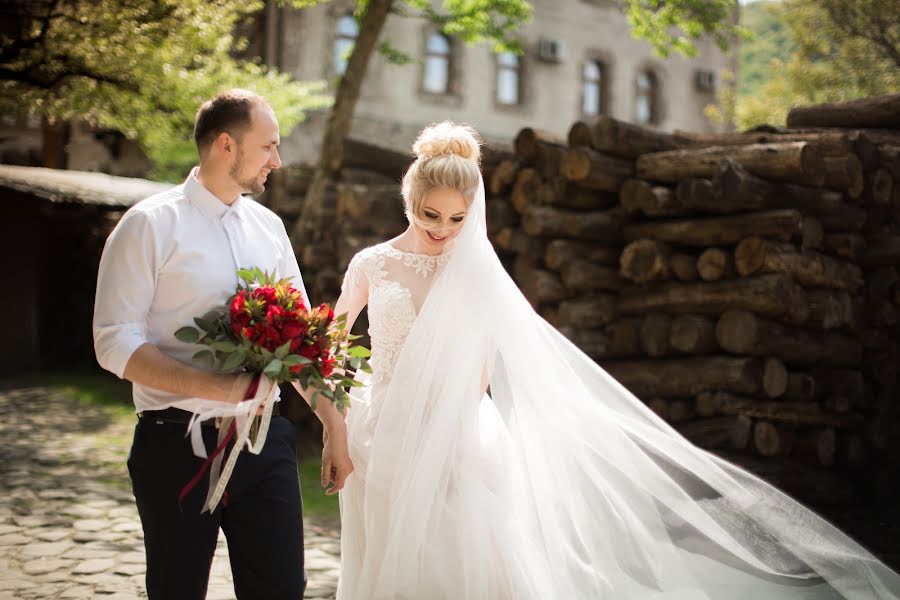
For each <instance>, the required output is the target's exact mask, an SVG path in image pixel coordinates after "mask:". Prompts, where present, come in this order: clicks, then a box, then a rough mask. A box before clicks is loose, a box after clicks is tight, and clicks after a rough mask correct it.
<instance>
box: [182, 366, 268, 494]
mask: <svg viewBox="0 0 900 600" xmlns="http://www.w3.org/2000/svg"><path fill="white" fill-rule="evenodd" d="M252 377H253V376H252V375H249V374H246V375H241V383H245V385H235V386H234V388H233V389H232V397H230V398H229V400H228V402H227V403H224V402H223V403H221V404H220V406H216V407H215V408H211V409H207V410H204V411H203V412H201V413H194V416H193V417H191V421H190V423H188V428H187V435H188V436H190V438H191V447H192V449H193V451H194V455H195V456H197V457H199V458H208V457H209V455H208V454H207V452H206V445H205V444H204V443H203V432H202V428H201V424H202V423H203V421H207V420H209V419H221V422H220V423H219V424H218V430H219V436H218V440H217V441H216V447H219V446H220V445H222V443H223V442H224V441H225V438H226V436H227V435H228V430H229V429H230V428H231V425H232V423H234V424H235V439H234V444H233V445H232V447H231V450H230V451H228V457H227V459H226V460H225V466H224V468H223V467H222V458H223V456H224V455H225V450H223V451H222V452H220V453H219V454H218V455H216V457H215V458H214V459H213V462H212V464H211V465H210V467H209V491H208V492H207V495H206V501H205V502H204V504H203V510H202V511H201V512H207V511H208V512H213V511H214V510H215V509H216V506H218V504H219V501H220V500H221V499H222V495H223V494H224V493H225V487H226V486H227V485H228V480H229V479H231V474H232V472H233V471H234V466H235V464H236V463H237V459H238V455H239V454H240V452H241V451H242V450H243V448H244V446H245V445H246V447H247V450H248V451H249V452H250V453H251V454H259V453H260V452H262V449H263V446H264V445H265V443H266V436H267V435H268V433H269V424H270V423H271V421H272V410H273V408H274V406H275V392H276V391H277V390H278V385H277V384H276V382H275V381H274V380H272V379H271V378H269V377H267V376H265V375H260V377H259V385H258V386H257V388H256V394H254V396H253V398H250V399H249V400H242V401H240V402H237V397H238V394H240V395H241V396H243V394H244V393H245V390H246V389H247V388H248V386H249V385H250V382H251V381H252ZM245 378H246V379H245ZM235 390H240V391H235ZM260 406H262V407H263V411H262V415H260V425H259V431H258V432H257V434H256V438H255V439H253V440H251V439H250V430H251V428H252V426H253V421H254V418H255V417H256V416H257V412H258V411H259V408H260Z"/></svg>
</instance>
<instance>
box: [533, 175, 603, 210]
mask: <svg viewBox="0 0 900 600" xmlns="http://www.w3.org/2000/svg"><path fill="white" fill-rule="evenodd" d="M618 201H619V197H618V194H615V193H612V192H598V191H596V190H589V189H585V188H583V187H580V186H578V185H575V184H573V183H572V182H571V181H568V180H566V179H563V178H561V177H557V178H554V179H550V180H548V181H543V182H541V183H540V185H538V188H537V193H536V202H537V204H543V205H548V206H559V207H562V208H574V209H577V210H601V209H604V208H609V207H611V206H614V205H615V204H616V203H618Z"/></svg>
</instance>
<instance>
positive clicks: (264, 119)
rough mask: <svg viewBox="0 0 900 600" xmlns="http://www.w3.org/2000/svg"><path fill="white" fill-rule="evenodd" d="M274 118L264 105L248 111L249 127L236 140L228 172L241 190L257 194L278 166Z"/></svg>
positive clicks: (276, 122)
mask: <svg viewBox="0 0 900 600" xmlns="http://www.w3.org/2000/svg"><path fill="white" fill-rule="evenodd" d="M280 142H281V138H280V137H279V135H278V121H277V119H275V115H274V114H273V113H272V110H271V109H270V108H269V107H267V106H258V107H255V108H254V109H253V111H252V112H251V118H250V127H249V128H247V130H246V131H244V133H243V135H242V136H240V139H238V140H237V150H236V152H235V154H234V160H233V162H232V164H231V168H230V169H229V175H230V176H231V178H232V179H233V180H234V181H235V183H237V184H238V185H239V186H240V187H241V189H242V191H243V192H249V193H252V194H261V193H262V192H263V191H264V190H265V185H266V180H267V178H268V177H269V173H270V172H271V171H272V170H273V169H277V168H279V167H280V166H281V157H280V156H279V155H278V144H279V143H280Z"/></svg>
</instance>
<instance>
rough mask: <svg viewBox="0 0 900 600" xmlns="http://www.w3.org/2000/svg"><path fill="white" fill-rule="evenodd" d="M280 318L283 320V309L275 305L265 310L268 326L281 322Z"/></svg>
mask: <svg viewBox="0 0 900 600" xmlns="http://www.w3.org/2000/svg"><path fill="white" fill-rule="evenodd" d="M282 318H284V309H283V308H281V307H280V306H278V305H277V304H270V305H269V307H268V308H267V309H266V321H268V322H269V324H270V325H273V324H275V323H276V322H278V321H281V319H282Z"/></svg>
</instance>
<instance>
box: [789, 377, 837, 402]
mask: <svg viewBox="0 0 900 600" xmlns="http://www.w3.org/2000/svg"><path fill="white" fill-rule="evenodd" d="M827 391H828V384H827V379H826V378H823V377H822V376H821V375H820V374H818V373H815V372H802V371H792V372H791V373H790V374H789V375H788V383H787V389H785V391H784V396H782V398H781V399H782V400H784V401H785V402H794V403H803V402H818V401H819V400H821V399H822V398H824V397H825V394H826V393H827Z"/></svg>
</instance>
